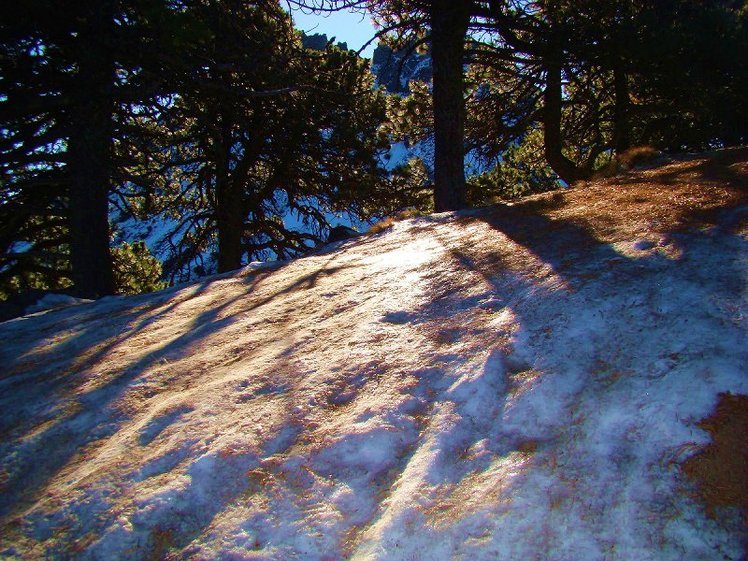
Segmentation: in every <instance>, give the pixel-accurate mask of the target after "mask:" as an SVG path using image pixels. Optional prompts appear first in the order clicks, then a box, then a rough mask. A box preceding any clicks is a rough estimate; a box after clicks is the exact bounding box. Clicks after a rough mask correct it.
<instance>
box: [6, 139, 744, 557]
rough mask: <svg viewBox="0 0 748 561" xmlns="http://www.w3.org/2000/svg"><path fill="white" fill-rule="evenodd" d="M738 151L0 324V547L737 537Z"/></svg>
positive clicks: (625, 547)
mask: <svg viewBox="0 0 748 561" xmlns="http://www.w3.org/2000/svg"><path fill="white" fill-rule="evenodd" d="M747 160H748V158H747V157H746V154H745V153H743V152H725V153H720V154H715V155H710V156H708V157H707V156H699V157H694V158H691V159H687V160H684V161H678V162H674V163H672V164H669V165H668V166H666V167H663V168H655V169H650V170H644V171H640V172H636V173H634V174H629V175H627V176H624V177H621V178H614V179H609V180H606V181H604V182H600V183H592V184H589V185H587V186H583V187H578V188H575V189H570V190H566V191H562V192H559V193H551V194H545V195H540V196H535V197H531V198H529V199H527V200H524V201H521V202H519V203H517V204H514V205H512V206H509V205H504V206H496V207H491V208H488V209H482V210H473V211H469V212H464V213H454V214H448V215H446V214H445V215H439V216H434V217H423V218H418V219H414V220H408V221H404V222H400V223H397V224H396V225H395V227H394V228H392V229H391V230H390V231H388V232H385V233H381V234H378V235H376V236H370V237H363V238H359V239H357V240H354V241H351V242H347V243H345V244H342V245H340V246H336V247H331V248H327V249H325V250H322V251H320V252H319V253H316V254H313V255H310V256H308V257H305V258H303V259H298V260H294V261H289V262H286V263H284V264H282V265H281V266H277V267H274V268H261V269H259V270H258V269H257V268H255V267H252V268H250V269H248V270H245V271H238V272H234V273H230V274H226V275H223V276H222V277H220V278H218V277H214V278H210V279H207V280H206V281H205V282H202V283H196V284H193V285H189V286H184V287H180V288H178V289H170V290H168V291H163V292H160V293H156V294H153V295H149V296H141V297H134V298H118V299H106V300H103V301H100V302H96V303H92V304H88V305H85V306H77V307H72V308H67V309H64V310H58V311H53V312H49V313H46V314H43V315H39V316H35V317H29V318H27V319H25V320H24V321H23V322H7V323H4V324H0V341H3V343H2V345H1V346H0V363H2V364H3V365H5V371H4V372H3V373H2V376H0V411H2V413H1V414H0V434H2V435H3V436H2V440H0V491H1V492H0V557H2V558H3V559H11V560H20V559H45V558H46V559H71V558H74V559H84V560H109V559H132V560H141V559H142V560H147V559H154V558H156V559H159V558H160V559H169V560H171V559H190V560H204V559H230V560H257V559H267V560H277V559H304V560H318V561H329V560H333V559H339V560H342V559H355V560H382V561H384V560H396V561H397V560H412V559H425V558H428V559H433V560H445V561H446V560H453V559H466V560H467V559H471V560H473V559H475V560H479V561H480V560H489V559H490V560H495V559H507V560H515V559H535V558H538V559H548V560H554V561H571V560H581V561H586V560H589V561H597V560H600V559H610V560H629V559H637V560H652V561H655V560H657V561H659V560H665V561H667V560H673V561H675V560H694V561H695V560H701V559H715V558H719V559H732V560H735V561H738V560H740V559H742V558H744V556H745V553H746V549H745V547H746V543H748V542H746V538H748V530H747V529H746V528H745V526H744V525H743V524H742V523H741V512H740V510H739V508H740V507H739V505H733V506H725V507H720V508H719V509H716V510H715V511H714V512H711V513H709V514H708V513H707V510H708V509H707V508H706V506H705V505H704V504H702V503H701V502H700V501H699V500H698V498H697V497H698V495H697V493H695V492H694V489H695V487H694V483H693V482H692V481H691V480H689V479H688V478H687V477H686V474H685V471H684V469H683V467H682V466H683V463H684V462H685V461H687V460H688V459H689V458H693V457H695V456H696V455H698V454H699V452H700V450H702V449H703V447H704V446H705V445H706V444H707V443H708V442H709V441H710V435H709V433H708V432H707V431H706V430H704V428H703V427H702V426H700V425H699V421H700V420H701V419H704V418H705V417H707V416H708V415H710V414H711V413H712V412H713V411H714V408H715V405H716V404H717V402H718V401H719V399H720V397H719V396H720V395H721V394H725V393H728V392H729V393H731V394H734V395H739V394H743V395H745V394H748V349H747V348H746V346H745V341H746V333H747V332H748V319H747V318H748V292H747V291H746V286H747V283H746V280H747V279H748V220H746V218H748V216H747V213H746V209H748V200H747V196H746V192H748V189H746V186H747V185H748V181H746V176H747V175H748V167H746V166H745V162H746V161H747ZM725 170H729V171H730V173H727V172H726V171H725Z"/></svg>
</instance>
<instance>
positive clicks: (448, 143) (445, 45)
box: [430, 0, 470, 212]
mask: <svg viewBox="0 0 748 561" xmlns="http://www.w3.org/2000/svg"><path fill="white" fill-rule="evenodd" d="M430 19H431V61H432V67H433V73H434V93H433V96H434V97H433V99H434V205H435V207H436V211H437V212H441V211H447V210H457V209H460V208H464V207H465V205H466V202H465V146H464V142H465V138H464V137H465V100H464V97H463V90H464V87H463V63H464V55H465V34H466V33H467V29H468V24H469V22H470V3H469V2H466V1H465V0H458V1H453V0H434V1H433V2H432V3H431V13H430Z"/></svg>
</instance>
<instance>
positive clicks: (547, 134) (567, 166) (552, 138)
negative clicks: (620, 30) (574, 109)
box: [543, 45, 589, 185]
mask: <svg viewBox="0 0 748 561" xmlns="http://www.w3.org/2000/svg"><path fill="white" fill-rule="evenodd" d="M545 71H546V78H545V90H544V91H543V148H544V151H545V159H546V161H547V162H548V165H549V166H551V168H552V169H553V171H554V172H556V174H557V175H558V176H559V177H560V178H561V179H562V180H563V181H564V182H566V183H567V184H569V185H571V184H572V183H574V182H575V181H577V180H579V179H585V178H587V177H588V176H589V173H587V172H586V170H584V169H582V168H580V167H579V166H578V165H577V164H575V163H574V162H572V161H571V160H570V159H569V158H567V157H566V156H564V154H563V151H562V148H563V140H562V137H561V109H562V84H561V50H560V48H557V46H556V45H552V46H551V48H550V49H549V52H548V53H546V57H545Z"/></svg>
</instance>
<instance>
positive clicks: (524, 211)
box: [492, 148, 748, 243]
mask: <svg viewBox="0 0 748 561" xmlns="http://www.w3.org/2000/svg"><path fill="white" fill-rule="evenodd" d="M746 162H748V148H735V149H727V150H721V151H718V152H713V153H709V154H703V155H690V156H680V157H678V158H677V159H673V160H672V161H670V162H669V163H666V164H665V165H662V166H660V167H656V168H649V169H643V170H635V171H631V172H628V173H625V174H623V175H620V176H617V177H613V178H609V179H603V180H597V181H594V182H589V183H580V184H577V185H574V187H573V188H571V189H565V190H559V191H553V192H550V193H543V194H540V195H535V196H532V197H527V198H525V199H523V200H522V201H519V202H517V203H514V204H509V205H497V206H496V208H495V210H493V212H492V215H493V218H494V219H495V220H496V222H497V223H498V224H502V223H506V222H507V221H512V222H515V223H517V222H522V221H524V222H525V224H526V225H525V227H526V228H532V225H531V224H528V223H527V220H528V218H530V219H532V218H534V219H535V221H536V222H537V220H538V219H541V220H542V219H545V220H547V221H550V222H557V221H561V222H564V223H567V224H568V223H572V224H576V225H577V227H579V228H582V229H584V230H585V231H586V232H587V233H588V234H590V235H591V236H592V237H594V238H595V239H596V240H597V241H598V242H601V243H610V242H616V241H621V240H626V239H632V238H634V237H636V236H642V235H644V234H646V233H648V232H649V233H651V232H668V231H673V230H683V229H690V228H699V227H707V226H711V225H713V224H715V223H716V221H717V220H716V219H717V213H718V212H719V211H720V210H722V209H725V208H734V207H737V206H740V205H746V204H748V165H746ZM541 217H542V218H541ZM541 224H542V223H541ZM543 226H544V232H543V233H544V235H547V229H548V227H549V226H550V225H549V224H547V223H546V224H543Z"/></svg>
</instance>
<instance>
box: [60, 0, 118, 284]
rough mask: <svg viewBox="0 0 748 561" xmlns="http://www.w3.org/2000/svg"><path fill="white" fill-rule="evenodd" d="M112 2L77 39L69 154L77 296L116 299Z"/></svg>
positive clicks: (96, 7) (106, 0) (99, 6)
mask: <svg viewBox="0 0 748 561" xmlns="http://www.w3.org/2000/svg"><path fill="white" fill-rule="evenodd" d="M114 5H115V3H114V1H112V0H102V1H100V2H92V3H91V4H90V6H91V8H90V12H89V14H90V16H89V18H88V19H87V21H86V22H85V24H84V27H83V28H82V29H81V31H80V32H79V35H78V48H77V58H78V73H77V76H76V84H75V88H76V95H75V96H74V97H75V100H76V101H75V102H74V104H73V106H72V107H71V122H70V127H71V130H70V135H69V141H68V150H67V163H68V172H69V174H70V180H71V187H70V209H69V224H70V259H71V263H72V277H73V283H74V285H75V292H76V293H77V294H78V295H79V296H82V297H85V298H98V297H100V296H103V295H106V294H113V293H114V276H113V273H112V257H111V254H110V251H109V190H110V182H111V177H112V165H113V164H112V149H113V140H112V136H113V124H112V114H113V112H114V98H113V84H114V62H113V60H114V57H113V52H112V47H111V41H112V36H113V34H114Z"/></svg>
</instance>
